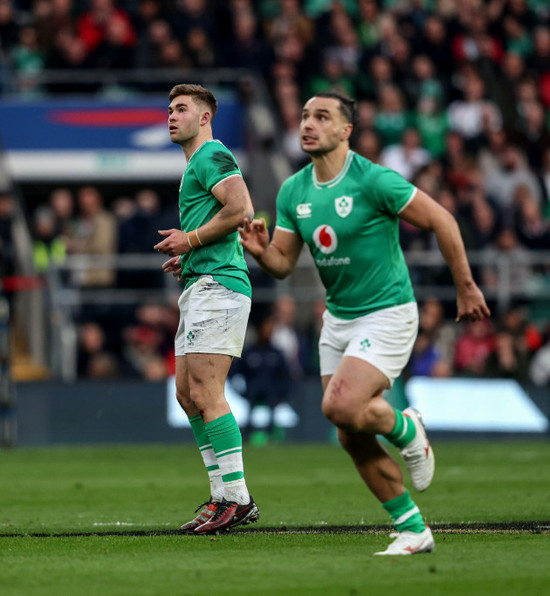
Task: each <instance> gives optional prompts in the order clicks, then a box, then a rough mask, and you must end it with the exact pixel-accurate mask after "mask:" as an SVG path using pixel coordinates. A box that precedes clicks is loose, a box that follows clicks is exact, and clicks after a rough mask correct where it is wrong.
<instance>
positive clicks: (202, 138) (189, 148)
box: [181, 131, 213, 162]
mask: <svg viewBox="0 0 550 596" xmlns="http://www.w3.org/2000/svg"><path fill="white" fill-rule="evenodd" d="M212 139H213V137H212V131H204V132H203V131H200V132H199V134H198V135H197V136H196V137H193V138H192V139H189V141H187V143H185V144H183V145H182V146H181V148H182V149H183V152H184V153H185V158H186V159H187V162H189V160H190V159H191V157H192V155H193V153H195V151H196V150H197V149H198V148H199V147H200V146H201V145H203V144H204V143H206V141H211V140H212Z"/></svg>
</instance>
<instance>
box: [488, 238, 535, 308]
mask: <svg viewBox="0 0 550 596" xmlns="http://www.w3.org/2000/svg"><path fill="white" fill-rule="evenodd" d="M484 261H485V268H484V271H483V280H484V283H485V285H486V286H487V287H489V288H493V289H496V288H498V285H499V282H500V281H504V282H505V283H506V284H507V288H508V290H509V291H510V292H512V293H513V294H514V295H515V296H521V295H525V291H526V290H527V287H528V284H529V283H530V282H531V280H532V278H533V269H532V267H531V264H530V259H529V253H528V251H527V249H526V248H524V247H523V246H521V245H520V244H519V242H518V238H517V235H516V233H515V232H514V230H513V229H512V228H508V227H504V228H502V229H500V230H499V231H498V232H497V234H496V237H495V240H494V242H493V245H492V246H491V247H490V248H488V249H487V250H486V251H485V252H484ZM499 265H503V266H504V267H505V270H504V271H499V269H498V267H499Z"/></svg>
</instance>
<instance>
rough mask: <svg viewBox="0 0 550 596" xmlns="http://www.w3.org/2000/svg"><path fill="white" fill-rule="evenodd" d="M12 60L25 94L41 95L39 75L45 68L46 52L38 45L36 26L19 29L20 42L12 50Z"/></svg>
mask: <svg viewBox="0 0 550 596" xmlns="http://www.w3.org/2000/svg"><path fill="white" fill-rule="evenodd" d="M10 62H11V65H12V68H13V71H14V73H15V75H16V77H17V82H18V87H19V91H20V92H21V93H22V94H23V95H33V94H36V95H39V94H40V92H41V89H40V86H39V84H38V83H37V76H38V75H39V74H40V73H41V72H42V70H43V69H44V64H45V56H44V52H43V51H42V49H41V48H40V46H39V45H38V36H37V31H36V28H35V27H33V26H31V25H27V26H25V27H22V28H21V29H20V31H19V43H18V45H16V46H15V47H14V48H13V49H12V50H11V52H10Z"/></svg>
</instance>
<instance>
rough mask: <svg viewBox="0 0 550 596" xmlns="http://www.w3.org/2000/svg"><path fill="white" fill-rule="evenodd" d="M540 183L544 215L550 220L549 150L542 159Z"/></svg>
mask: <svg viewBox="0 0 550 596" xmlns="http://www.w3.org/2000/svg"><path fill="white" fill-rule="evenodd" d="M538 183H539V186H540V188H541V192H542V197H543V204H542V205H541V208H542V211H543V215H544V216H545V217H546V218H548V217H550V149H547V150H546V151H545V152H544V155H543V157H542V167H541V169H540V172H539V176H538Z"/></svg>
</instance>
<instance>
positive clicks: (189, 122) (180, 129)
mask: <svg viewBox="0 0 550 596" xmlns="http://www.w3.org/2000/svg"><path fill="white" fill-rule="evenodd" d="M201 116H202V111H201V109H200V107H199V105H197V104H196V103H195V101H194V100H193V98H192V97H190V96H189V95H178V96H177V97H175V98H174V99H173V100H172V102H171V103H170V105H169V106H168V132H169V134H170V140H171V141H172V143H176V144H178V145H185V144H186V143H188V142H189V141H191V140H192V139H194V138H195V137H196V136H197V135H198V134H199V130H200V121H201Z"/></svg>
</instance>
